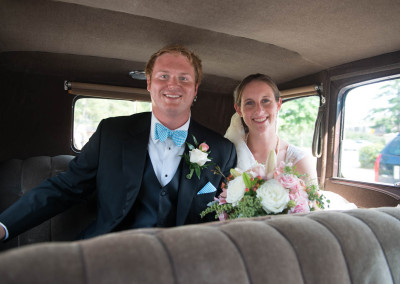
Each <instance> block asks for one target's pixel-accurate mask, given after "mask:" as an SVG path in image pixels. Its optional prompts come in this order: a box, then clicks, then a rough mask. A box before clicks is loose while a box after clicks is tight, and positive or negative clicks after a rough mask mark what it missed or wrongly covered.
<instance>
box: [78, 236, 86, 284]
mask: <svg viewBox="0 0 400 284" xmlns="http://www.w3.org/2000/svg"><path fill="white" fill-rule="evenodd" d="M77 246H78V251H79V256H80V259H81V263H82V270H83V277H84V283H89V276H88V273H87V267H86V261H85V255H84V253H83V249H82V245H81V244H77Z"/></svg>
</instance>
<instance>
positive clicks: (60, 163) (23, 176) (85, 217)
mask: <svg viewBox="0 0 400 284" xmlns="http://www.w3.org/2000/svg"><path fill="white" fill-rule="evenodd" d="M73 158H74V156H71V155H59V156H55V157H49V156H38V157H32V158H28V159H25V160H20V159H11V160H7V161H3V162H1V163H0V212H1V211H3V210H5V209H6V208H8V207H9V206H10V205H11V204H13V203H14V202H15V201H17V200H18V198H20V197H21V196H22V195H24V194H25V193H27V192H28V191H29V190H30V189H32V188H34V187H36V186H38V185H39V184H40V183H41V182H42V181H44V180H45V179H47V178H49V177H53V176H55V175H57V174H58V173H60V172H62V171H65V170H66V169H67V166H68V163H69V161H71V160H72V159H73ZM95 213H96V212H95V202H94V200H91V201H90V202H89V203H83V204H81V205H79V206H76V207H74V208H71V209H70V210H68V211H66V212H64V213H61V214H59V215H57V216H56V217H54V218H51V219H50V220H48V221H46V222H44V223H42V224H40V225H39V226H36V227H34V228H33V229H31V230H29V231H27V232H25V233H23V234H21V235H19V236H18V237H15V238H13V239H11V240H9V241H7V242H5V243H0V251H3V250H6V249H9V248H13V247H18V246H23V245H27V244H32V243H37V242H44V241H64V240H73V239H74V238H75V237H76V236H77V235H78V234H79V232H81V231H82V230H83V229H84V228H85V227H86V226H87V225H88V224H89V222H90V220H93V218H94V217H95Z"/></svg>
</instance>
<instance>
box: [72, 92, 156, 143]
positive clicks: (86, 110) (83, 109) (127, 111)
mask: <svg viewBox="0 0 400 284" xmlns="http://www.w3.org/2000/svg"><path fill="white" fill-rule="evenodd" d="M144 111H151V103H150V102H140V101H126V100H115V99H102V98H78V99H77V100H76V101H75V104H74V121H73V134H72V143H73V149H74V150H76V151H80V150H81V149H82V147H83V146H84V145H85V144H86V142H87V141H88V140H89V138H90V136H92V134H93V133H94V132H95V131H96V128H97V126H98V124H99V123H100V121H101V120H102V119H104V118H107V117H114V116H124V115H131V114H134V113H139V112H144Z"/></svg>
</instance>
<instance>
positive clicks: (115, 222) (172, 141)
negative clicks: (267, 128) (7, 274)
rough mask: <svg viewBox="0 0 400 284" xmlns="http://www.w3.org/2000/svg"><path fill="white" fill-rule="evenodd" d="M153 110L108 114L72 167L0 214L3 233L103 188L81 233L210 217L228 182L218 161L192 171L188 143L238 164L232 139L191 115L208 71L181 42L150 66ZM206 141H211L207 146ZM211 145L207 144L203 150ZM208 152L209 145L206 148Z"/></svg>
mask: <svg viewBox="0 0 400 284" xmlns="http://www.w3.org/2000/svg"><path fill="white" fill-rule="evenodd" d="M146 76H147V89H148V91H149V92H150V95H151V100H152V112H151V113H141V114H136V115H132V116H127V117H116V118H109V119H105V120H103V121H102V122H101V123H100V124H99V126H98V129H97V130H96V132H95V133H94V134H93V136H92V137H91V139H90V141H89V142H88V143H87V144H86V145H85V147H84V148H83V150H82V152H81V153H80V155H79V156H78V157H76V158H75V159H73V160H72V161H71V162H70V164H69V166H68V170H67V171H66V172H64V173H61V174H59V175H58V176H56V177H54V178H51V179H48V180H46V181H45V182H43V183H42V184H41V185H40V186H38V187H37V188H34V189H32V190H31V191H30V192H29V193H27V194H26V195H25V196H23V197H22V198H21V199H20V200H19V201H17V202H16V203H15V204H13V205H12V206H11V207H10V208H8V209H7V210H5V211H4V212H2V213H1V214H0V222H1V223H0V225H1V226H0V239H3V238H11V237H14V236H16V235H18V234H20V233H22V232H24V231H26V230H27V229H29V228H31V227H33V226H36V225H38V224H40V223H41V222H43V221H45V220H47V219H49V218H51V217H52V216H54V215H56V214H58V213H60V212H62V211H64V210H66V209H67V208H69V207H70V206H72V205H74V204H76V203H78V202H80V201H82V200H84V199H85V198H87V197H88V196H89V195H91V194H92V193H93V192H94V191H96V194H97V208H98V213H97V219H96V221H95V222H94V223H93V224H92V225H91V226H89V227H88V228H87V229H86V230H85V231H84V232H83V233H82V236H81V238H89V237H94V236H98V235H101V234H105V233H109V232H113V231H119V230H125V229H130V228H142V227H171V226H179V225H184V224H193V223H199V222H201V221H203V220H202V219H201V218H200V212H201V211H203V210H204V209H205V208H206V207H207V203H209V202H210V201H212V200H214V196H216V194H217V190H216V189H217V188H219V185H220V183H221V181H222V177H221V176H220V175H215V174H213V173H212V171H211V169H212V167H211V166H210V167H208V168H204V167H201V171H200V173H199V172H197V174H198V173H199V174H200V178H198V177H197V174H194V175H193V176H192V177H191V178H189V177H190V176H188V174H190V165H189V164H187V163H186V162H185V160H184V159H183V158H182V155H183V154H188V152H189V149H188V147H187V145H186V144H185V143H184V142H185V141H186V142H188V143H191V144H195V143H194V139H193V137H195V138H196V140H197V141H198V142H200V143H201V142H206V143H207V145H208V146H209V150H210V151H211V152H210V153H209V154H207V153H205V152H204V151H200V152H199V151H197V152H199V153H200V156H202V157H200V158H201V159H200V160H202V162H201V161H200V160H199V157H197V160H196V158H195V157H194V156H193V158H194V160H193V161H192V162H193V163H198V165H199V168H200V166H201V165H202V164H203V163H204V161H206V160H207V159H210V160H211V161H212V163H214V164H216V165H218V166H219V167H220V168H221V170H222V172H224V174H225V175H228V174H229V170H230V168H233V167H234V166H235V165H236V151H235V148H234V146H233V144H231V143H230V142H229V141H228V140H226V139H225V138H223V137H222V136H220V135H219V134H217V133H215V132H213V131H211V130H209V129H207V128H205V127H203V126H201V125H200V124H198V123H196V122H195V121H193V119H191V117H190V106H191V105H192V102H193V100H194V99H195V97H196V94H197V89H198V86H199V84H200V81H201V77H202V68H201V61H200V59H199V58H198V57H197V56H196V55H195V54H194V53H193V52H191V51H190V50H188V49H186V48H185V47H182V46H168V47H164V48H163V49H161V50H159V51H158V52H157V53H155V54H153V55H152V57H151V58H150V60H149V61H148V63H147V65H146ZM206 148H207V147H206ZM203 150H204V149H203ZM205 151H207V149H206V150H205Z"/></svg>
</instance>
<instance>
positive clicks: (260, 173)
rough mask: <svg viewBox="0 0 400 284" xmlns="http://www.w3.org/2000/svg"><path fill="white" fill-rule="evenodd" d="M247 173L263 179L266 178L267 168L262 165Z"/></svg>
mask: <svg viewBox="0 0 400 284" xmlns="http://www.w3.org/2000/svg"><path fill="white" fill-rule="evenodd" d="M247 172H250V173H251V174H252V175H253V176H259V177H261V178H265V167H264V165H262V164H257V165H255V166H254V167H252V168H251V169H250V170H248V171H247Z"/></svg>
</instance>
